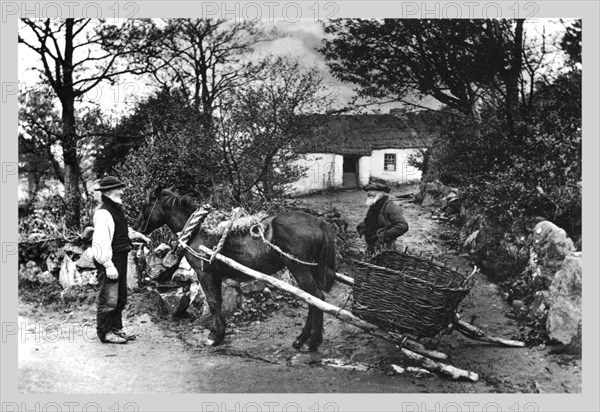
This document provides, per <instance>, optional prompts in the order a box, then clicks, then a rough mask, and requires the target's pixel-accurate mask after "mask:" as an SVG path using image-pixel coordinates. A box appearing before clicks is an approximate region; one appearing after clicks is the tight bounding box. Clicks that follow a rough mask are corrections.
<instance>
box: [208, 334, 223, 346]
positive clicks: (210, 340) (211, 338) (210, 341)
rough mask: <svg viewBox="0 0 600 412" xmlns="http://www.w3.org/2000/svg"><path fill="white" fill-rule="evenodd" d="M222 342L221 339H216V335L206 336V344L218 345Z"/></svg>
mask: <svg viewBox="0 0 600 412" xmlns="http://www.w3.org/2000/svg"><path fill="white" fill-rule="evenodd" d="M222 342H223V339H217V338H216V337H214V336H212V335H209V336H208V337H207V338H206V345H207V346H219V345H220V344H221V343H222Z"/></svg>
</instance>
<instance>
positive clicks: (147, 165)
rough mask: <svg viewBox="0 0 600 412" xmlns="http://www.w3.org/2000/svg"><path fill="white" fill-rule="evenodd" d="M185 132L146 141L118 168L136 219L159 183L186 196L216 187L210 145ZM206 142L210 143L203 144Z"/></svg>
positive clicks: (202, 194)
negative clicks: (126, 187)
mask: <svg viewBox="0 0 600 412" xmlns="http://www.w3.org/2000/svg"><path fill="white" fill-rule="evenodd" d="M198 140H199V139H198V136H195V135H194V136H190V135H188V134H186V133H184V132H183V131H180V132H178V133H175V134H172V135H169V136H163V135H160V136H157V137H156V138H155V139H148V140H146V142H145V144H144V145H143V146H142V147H140V148H139V149H138V150H137V151H135V152H132V153H130V154H129V156H127V158H126V160H125V161H124V162H123V163H122V164H121V165H119V166H117V167H116V168H115V170H116V174H117V176H119V177H120V178H121V179H122V180H123V181H124V182H125V183H126V184H127V186H128V190H127V191H126V192H125V194H124V196H123V200H124V203H125V208H126V211H127V214H128V216H129V218H130V219H131V220H133V219H135V217H136V215H137V213H138V210H137V207H139V206H140V205H142V204H143V203H145V201H146V194H147V193H148V191H150V190H151V189H153V188H156V187H157V186H159V185H162V186H163V187H167V186H173V187H174V189H175V190H176V191H178V192H179V193H180V194H182V195H190V196H193V197H199V198H202V197H205V196H206V195H208V193H209V190H210V188H211V186H212V173H213V167H212V164H211V158H210V156H207V153H206V152H207V146H208V144H209V143H210V142H201V141H200V142H199V141H198ZM203 143H206V144H203Z"/></svg>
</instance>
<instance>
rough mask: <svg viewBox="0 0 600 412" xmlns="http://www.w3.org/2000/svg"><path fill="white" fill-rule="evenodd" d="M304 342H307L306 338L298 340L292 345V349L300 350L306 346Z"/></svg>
mask: <svg viewBox="0 0 600 412" xmlns="http://www.w3.org/2000/svg"><path fill="white" fill-rule="evenodd" d="M304 342H306V338H296V340H295V341H294V343H292V348H294V349H300V348H301V347H302V345H304Z"/></svg>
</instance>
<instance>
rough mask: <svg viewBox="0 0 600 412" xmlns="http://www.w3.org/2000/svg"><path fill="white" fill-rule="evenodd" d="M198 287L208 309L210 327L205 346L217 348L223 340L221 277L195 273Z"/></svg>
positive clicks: (206, 273)
mask: <svg viewBox="0 0 600 412" xmlns="http://www.w3.org/2000/svg"><path fill="white" fill-rule="evenodd" d="M196 273H197V275H198V280H199V281H200V286H202V290H203V291H204V295H205V296H206V302H207V303H208V308H209V309H210V315H211V318H212V319H211V320H212V321H211V326H210V333H209V335H208V339H207V341H206V343H207V344H209V345H212V346H217V345H218V344H220V343H221V342H223V339H224V338H225V326H226V325H225V318H224V317H223V312H222V311H221V304H222V303H223V297H222V296H221V280H222V279H221V277H220V276H217V275H215V274H214V273H211V272H201V271H196Z"/></svg>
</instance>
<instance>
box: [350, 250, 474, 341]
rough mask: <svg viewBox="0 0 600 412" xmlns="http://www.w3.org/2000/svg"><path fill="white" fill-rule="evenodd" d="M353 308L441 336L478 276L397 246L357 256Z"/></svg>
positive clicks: (410, 330) (407, 329)
mask: <svg viewBox="0 0 600 412" xmlns="http://www.w3.org/2000/svg"><path fill="white" fill-rule="evenodd" d="M355 263H356V268H355V269H356V270H355V279H354V289H353V293H354V302H353V307H352V312H353V313H355V314H356V315H357V316H359V317H360V318H362V319H364V320H366V321H368V322H371V323H374V324H376V325H377V326H380V327H382V328H384V329H388V330H393V331H396V332H400V333H403V334H412V335H414V336H416V337H417V338H420V337H428V338H432V337H436V336H438V335H439V334H440V333H441V332H443V331H445V330H447V328H448V326H449V325H450V324H452V322H453V320H454V315H455V314H456V312H457V308H458V305H459V304H460V302H461V301H462V300H463V299H464V297H465V296H466V295H467V294H468V293H469V290H470V288H471V286H472V285H473V280H472V278H471V277H467V276H464V275H462V274H460V273H458V272H457V271H455V270H452V269H450V268H447V267H444V266H442V265H439V264H437V263H434V262H433V261H431V260H427V259H422V258H420V257H417V256H412V255H409V254H407V253H402V252H400V251H395V250H387V251H383V252H381V253H379V254H377V255H375V256H374V257H373V258H372V259H371V261H370V262H355Z"/></svg>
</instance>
